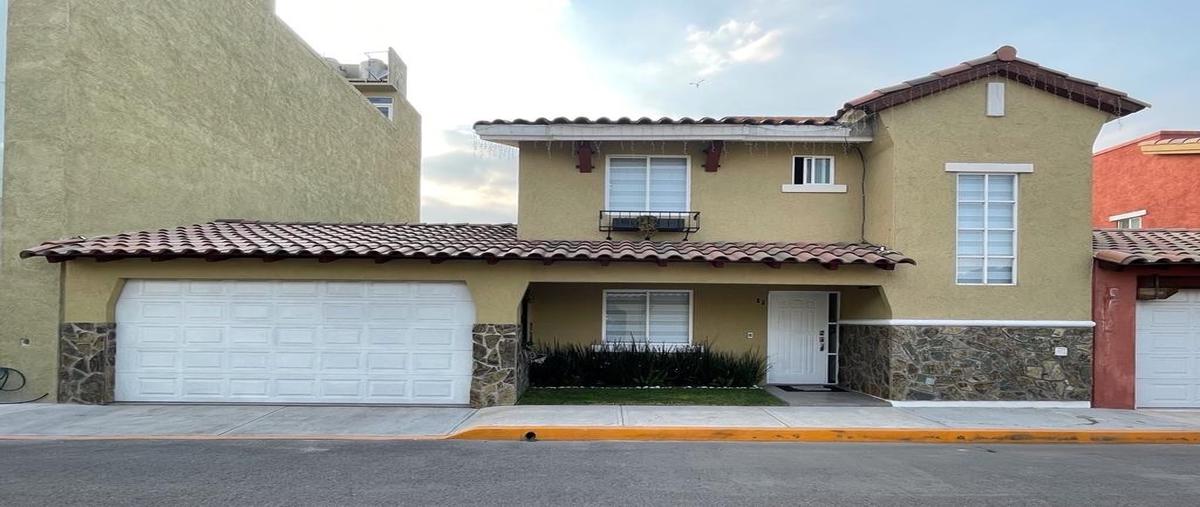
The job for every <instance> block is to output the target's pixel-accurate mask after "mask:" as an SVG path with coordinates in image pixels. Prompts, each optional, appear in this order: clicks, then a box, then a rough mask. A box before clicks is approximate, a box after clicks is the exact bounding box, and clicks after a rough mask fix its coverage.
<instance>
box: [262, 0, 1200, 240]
mask: <svg viewBox="0 0 1200 507" xmlns="http://www.w3.org/2000/svg"><path fill="white" fill-rule="evenodd" d="M1185 5H1186V4H1184V3H1180V2H1123V3H1122V2H1106V1H1102V0H1093V1H1088V2H1082V1H1063V2H1045V1H1006V2H987V3H983V2H958V1H953V2H952V1H936V2H935V1H924V2H894V1H884V0H878V1H865V0H863V1H853V0H848V1H838V2H833V1H821V2H817V1H798V0H778V1H771V0H748V1H738V2H731V1H724V0H658V1H653V2H650V1H639V0H590V1H567V0H528V1H520V0H502V1H500V0H480V1H467V0H461V1H456V0H436V1H435V0H430V1H420V2H419V1H415V0H411V1H404V2H397V1H388V0H339V1H333V0H277V5H276V10H277V12H278V14H279V16H280V17H281V18H283V20H284V21H286V22H287V23H288V24H289V25H291V26H292V28H293V29H295V30H296V31H297V32H298V33H299V34H300V35H301V36H302V37H304V39H305V40H306V41H308V42H309V44H311V45H312V46H313V47H314V48H316V50H317V51H319V52H321V53H322V54H325V55H326V56H333V57H335V58H338V59H339V60H342V61H358V60H361V59H362V58H363V52H364V51H377V50H383V49H386V48H387V47H388V46H391V47H394V48H396V51H397V52H399V53H400V55H401V57H403V58H404V60H405V62H406V63H407V64H408V71H409V78H408V90H409V92H408V93H409V99H410V100H411V102H412V103H413V104H414V105H415V106H416V107H417V109H418V110H419V111H420V112H421V115H422V117H423V120H424V124H423V129H424V138H423V141H422V149H423V151H424V153H423V156H424V160H423V164H422V165H423V171H422V183H421V184H422V190H421V193H422V210H421V214H422V216H421V218H422V220H424V221H427V222H444V221H450V222H461V221H471V222H511V221H514V220H515V219H516V163H517V162H516V156H515V152H513V151H512V150H511V149H508V148H504V147H498V146H494V145H485V144H484V143H480V142H478V141H476V139H475V136H474V134H473V133H472V131H471V124H472V123H474V122H475V121H476V120H482V119H494V118H518V117H523V118H535V117H538V116H547V117H555V116H569V117H575V116H609V117H618V116H651V117H657V116H675V117H678V116H692V117H696V116H727V115H753V114H762V115H828V114H832V113H833V112H834V111H836V110H837V109H838V107H839V106H840V105H841V104H842V103H843V102H845V101H846V100H849V99H852V98H855V97H858V96H860V95H863V94H865V93H867V92H869V91H871V90H873V89H875V88H880V87H883V86H887V85H891V84H895V83H897V82H900V81H903V80H906V79H911V78H914V77H918V76H922V75H925V74H928V73H929V72H931V71H934V70H938V69H942V68H946V67H949V66H952V65H954V64H957V63H958V62H961V61H963V60H968V59H971V58H975V57H979V56H983V55H986V54H988V53H990V52H992V51H994V50H995V49H996V48H997V47H999V46H1001V45H1004V44H1011V45H1013V46H1015V47H1016V48H1017V49H1018V51H1019V54H1020V56H1022V57H1024V58H1027V59H1031V60H1034V61H1037V62H1039V63H1041V64H1043V65H1046V66H1048V67H1052V68H1055V69H1060V70H1064V71H1067V72H1069V73H1071V74H1073V75H1077V76H1081V77H1083V78H1086V79H1091V80H1094V81H1099V82H1100V83H1101V84H1102V85H1104V86H1108V87H1110V88H1116V89H1118V90H1123V91H1126V92H1128V93H1130V94H1131V95H1133V96H1134V97H1136V98H1139V99H1142V100H1145V101H1148V102H1150V103H1151V104H1153V106H1154V107H1152V108H1151V109H1149V110H1146V111H1142V112H1140V113H1137V114H1135V115H1133V116H1130V117H1127V118H1124V119H1121V120H1117V121H1114V122H1112V123H1110V124H1108V125H1107V126H1105V128H1104V130H1103V132H1101V134H1100V137H1099V138H1098V139H1097V141H1096V148H1103V147H1105V146H1109V145H1112V144H1114V143H1117V142H1120V141H1123V140H1127V139H1131V138H1133V137H1136V136H1139V135H1141V134H1144V133H1147V132H1151V131H1154V130H1158V129H1164V128H1165V129H1200V100H1197V98H1196V97H1197V95H1196V86H1197V83H1200V35H1197V30H1196V27H1197V26H1200V23H1198V22H1200V10H1197V9H1191V8H1183V7H1184V6H1185ZM1149 12H1155V13H1158V15H1153V16H1151V15H1143V14H1140V13H1149ZM692 83H699V86H695V85H693V84H692Z"/></svg>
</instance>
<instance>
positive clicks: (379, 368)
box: [367, 352, 409, 373]
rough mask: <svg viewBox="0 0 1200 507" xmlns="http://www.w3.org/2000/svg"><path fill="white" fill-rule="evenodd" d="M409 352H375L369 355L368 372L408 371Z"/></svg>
mask: <svg viewBox="0 0 1200 507" xmlns="http://www.w3.org/2000/svg"><path fill="white" fill-rule="evenodd" d="M408 369H409V366H408V353H405V352H391V353H384V352H373V353H371V354H368V355H367V372H368V373H396V372H404V371H408Z"/></svg>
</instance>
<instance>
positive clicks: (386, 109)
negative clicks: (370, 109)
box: [367, 97, 392, 120]
mask: <svg viewBox="0 0 1200 507" xmlns="http://www.w3.org/2000/svg"><path fill="white" fill-rule="evenodd" d="M367 100H368V101H370V102H371V105H373V106H375V109H378V110H379V113H380V114H382V115H383V117H384V118H387V119H389V120H390V119H392V98H391V97H367Z"/></svg>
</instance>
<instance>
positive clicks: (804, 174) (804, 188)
mask: <svg viewBox="0 0 1200 507" xmlns="http://www.w3.org/2000/svg"><path fill="white" fill-rule="evenodd" d="M818 158H822V159H826V160H829V183H809V182H807V181H804V180H807V179H808V177H809V175H810V174H811V171H812V169H811V168H810V167H807V166H808V165H809V164H808V163H807V162H804V163H803V164H804V165H803V166H801V170H800V173H801V175H800V178H801V181H800V183H796V159H818ZM787 181H788V182H787V183H784V184H783V186H782V187H780V191H782V192H784V193H844V192H846V185H837V184H835V183H834V182H835V181H837V158H836V157H834V156H832V155H792V164H791V165H790V166H789V167H788V177H787Z"/></svg>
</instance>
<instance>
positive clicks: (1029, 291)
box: [868, 80, 1109, 320]
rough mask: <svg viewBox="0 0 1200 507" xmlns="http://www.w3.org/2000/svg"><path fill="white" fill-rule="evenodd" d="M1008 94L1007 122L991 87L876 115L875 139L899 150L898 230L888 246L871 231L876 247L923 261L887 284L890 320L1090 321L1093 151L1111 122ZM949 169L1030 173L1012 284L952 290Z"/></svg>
mask: <svg viewBox="0 0 1200 507" xmlns="http://www.w3.org/2000/svg"><path fill="white" fill-rule="evenodd" d="M1005 88H1006V90H1007V93H1006V100H1005V109H1006V111H1005V116H1003V117H998V118H995V117H987V116H985V114H984V105H985V97H986V80H980V81H976V82H974V83H971V84H967V85H963V86H959V87H956V88H952V89H949V90H946V91H943V92H941V93H938V94H935V95H932V96H929V97H926V98H923V99H920V100H917V101H914V102H911V103H908V104H905V105H902V106H898V107H895V108H892V109H888V110H885V111H883V112H881V113H880V115H879V118H878V122H877V123H876V124H875V132H876V136H877V137H878V138H880V139H884V138H886V139H889V140H890V142H891V143H892V146H891V147H890V150H889V151H890V154H889V155H890V157H891V159H892V164H893V169H892V171H891V172H892V179H893V181H894V186H893V189H892V192H893V194H894V199H893V203H892V206H893V209H892V213H891V214H892V227H891V231H890V232H891V234H890V236H888V228H887V227H883V226H880V227H872V228H871V234H869V235H868V239H869V240H872V241H876V242H880V243H884V244H887V245H889V246H891V247H893V248H895V249H897V250H899V251H901V252H904V253H905V254H906V255H909V256H911V257H912V258H914V259H916V260H917V263H918V265H917V266H916V267H915V268H911V269H909V268H906V267H901V268H899V269H897V272H896V275H897V276H895V277H893V278H891V279H889V280H888V282H887V283H885V284H884V291H885V292H886V293H887V295H888V299H889V302H890V305H891V311H892V315H893V317H894V318H911V319H920V318H929V319H1001V320H1011V319H1018V320H1023V319H1046V320H1090V315H1091V309H1090V308H1091V296H1090V294H1091V292H1090V284H1091V278H1090V266H1091V252H1092V250H1091V225H1090V223H1091V222H1090V219H1091V216H1090V209H1091V146H1092V143H1093V141H1094V140H1095V138H1096V134H1097V133H1098V132H1099V129H1100V126H1101V125H1102V124H1103V123H1104V122H1105V121H1107V120H1108V119H1109V116H1108V115H1107V114H1106V113H1103V112H1101V111H1098V110H1095V109H1091V108H1087V107H1084V106H1082V105H1080V104H1078V103H1076V102H1072V101H1069V100H1067V99H1064V98H1061V97H1058V96H1055V95H1052V94H1049V93H1046V92H1042V91H1039V90H1035V89H1033V88H1031V87H1028V86H1025V85H1021V84H1019V83H1016V82H1011V81H1010V82H1008V85H1007V86H1006V87H1005ZM947 162H996V163H1032V164H1033V165H1034V172H1033V173H1032V174H1022V175H1020V176H1019V177H1018V181H1019V183H1018V185H1019V188H1018V203H1017V231H1018V232H1017V256H1018V259H1017V264H1018V265H1017V275H1016V277H1017V283H1016V285H1015V286H960V285H956V284H955V281H954V276H955V274H954V269H955V260H954V252H955V193H956V187H955V185H956V179H955V174H954V173H947V172H946V171H945V164H946V163H947ZM868 164H872V162H871V161H868ZM873 167H874V166H873V165H872V168H873ZM868 170H869V171H870V170H871V169H868ZM870 200H871V199H870V197H869V198H868V202H870ZM884 200H885V201H886V199H884ZM871 219H872V220H875V219H876V217H871ZM869 222H870V220H869Z"/></svg>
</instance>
